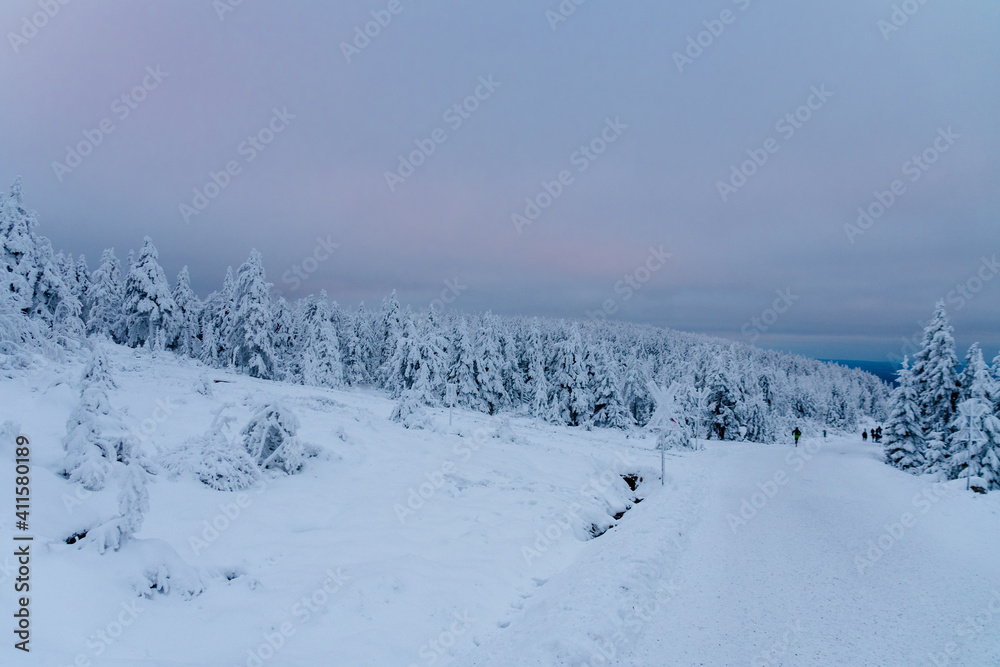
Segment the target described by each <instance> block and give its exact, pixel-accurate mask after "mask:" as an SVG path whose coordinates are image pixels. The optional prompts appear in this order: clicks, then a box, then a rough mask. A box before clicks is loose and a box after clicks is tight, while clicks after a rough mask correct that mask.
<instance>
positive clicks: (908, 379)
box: [883, 358, 924, 470]
mask: <svg viewBox="0 0 1000 667" xmlns="http://www.w3.org/2000/svg"><path fill="white" fill-rule="evenodd" d="M896 376H897V385H896V389H895V390H893V392H892V397H891V398H890V401H889V418H888V419H887V420H886V422H885V428H884V436H885V444H884V445H883V448H884V450H885V461H886V463H888V464H889V465H893V466H896V467H897V468H901V469H903V470H908V469H911V470H919V469H921V468H922V467H923V466H924V453H923V452H924V429H923V426H922V425H921V420H920V404H919V396H918V394H917V383H916V381H915V380H914V379H913V373H912V372H911V371H910V365H909V359H906V358H904V359H903V367H902V368H901V369H900V370H899V372H898V373H897V374H896Z"/></svg>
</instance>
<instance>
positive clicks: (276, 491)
mask: <svg viewBox="0 0 1000 667" xmlns="http://www.w3.org/2000/svg"><path fill="white" fill-rule="evenodd" d="M109 354H110V360H111V366H112V369H113V374H114V376H115V379H116V381H117V382H118V385H119V388H118V389H117V390H114V391H112V392H110V398H111V401H112V404H113V405H114V406H115V407H116V408H118V409H119V410H121V411H123V412H125V413H126V418H127V420H128V422H129V424H130V425H131V426H132V428H133V430H134V431H135V432H136V433H137V434H140V435H141V439H142V443H143V445H142V446H143V451H144V452H145V453H146V454H147V455H148V457H149V458H151V459H156V458H157V457H158V456H160V455H161V454H163V453H165V452H168V451H170V450H172V449H174V448H176V447H178V446H180V445H181V444H182V443H183V442H184V441H185V439H187V438H190V437H194V436H198V435H200V434H202V433H204V432H205V430H206V429H207V428H208V426H209V424H210V423H211V421H212V418H213V413H214V411H216V410H217V409H218V408H219V407H221V406H223V405H225V404H232V406H233V407H231V408H230V409H229V413H230V414H233V415H234V416H236V417H237V419H236V421H235V425H236V426H237V427H241V426H242V425H243V424H245V423H246V422H247V420H248V419H249V418H250V416H251V414H252V412H253V410H254V408H255V407H257V406H259V405H260V404H262V403H265V402H269V401H271V400H274V399H275V398H281V399H283V400H284V402H285V404H286V405H287V406H289V407H290V408H291V409H292V410H293V411H294V412H295V413H296V415H297V416H298V417H299V419H300V420H301V424H302V428H301V431H300V435H301V436H302V438H303V439H304V440H306V441H308V442H310V443H313V444H314V445H316V446H317V448H318V449H319V450H320V455H319V456H317V457H316V458H312V459H310V460H309V461H308V463H307V464H306V467H305V469H304V471H303V472H302V473H300V474H297V475H293V476H283V475H282V476H273V477H268V478H266V479H265V481H264V482H262V483H261V484H259V485H258V486H257V487H254V488H251V489H250V490H248V491H246V492H244V493H242V494H241V493H224V492H219V491H214V490H212V489H209V488H207V487H205V486H204V485H202V484H201V483H199V482H198V481H196V480H195V479H193V478H189V477H180V478H170V477H169V476H168V475H166V474H161V475H158V476H156V477H154V478H153V481H152V483H151V484H150V486H149V490H150V512H149V514H148V515H147V517H146V520H145V523H144V524H143V527H142V530H141V531H140V533H139V534H138V538H139V539H138V540H137V541H134V542H131V543H129V544H127V545H126V546H125V547H123V548H122V550H121V551H119V552H109V553H106V554H104V555H98V554H97V553H96V551H94V550H93V549H89V548H86V547H85V548H83V549H79V548H78V547H77V546H76V545H67V544H65V543H64V541H65V538H66V537H68V536H70V535H72V534H74V533H75V532H77V531H79V530H81V529H85V528H87V527H89V526H91V525H93V524H94V523H96V522H97V521H99V520H101V519H103V518H107V516H109V515H110V514H111V513H113V512H114V510H115V506H116V505H115V490H114V489H113V488H111V489H108V490H107V491H102V492H99V493H95V494H89V495H88V494H86V493H81V492H80V489H79V487H78V486H76V485H72V484H70V483H69V482H67V481H66V480H64V479H63V478H62V477H60V476H58V475H57V473H58V471H59V470H60V469H61V465H62V455H63V452H62V445H61V441H62V438H63V436H64V434H65V421H66V418H67V416H68V415H69V413H70V410H71V409H72V408H73V406H74V405H75V403H76V401H77V397H78V392H77V380H78V377H79V374H80V371H81V365H80V364H79V363H76V364H69V365H58V364H51V365H48V366H43V367H40V368H36V369H34V370H31V371H28V372H24V373H19V374H15V376H14V377H13V378H12V379H9V380H3V381H0V405H2V406H3V408H2V414H0V424H2V423H3V422H6V421H12V422H14V423H15V424H17V425H18V426H19V430H20V432H21V433H23V434H25V435H26V436H28V437H29V438H30V440H31V443H32V457H33V460H32V465H33V469H34V473H33V476H32V480H31V484H32V522H31V523H32V526H31V528H32V530H31V532H32V534H33V535H34V536H35V543H34V546H33V550H34V558H33V561H32V574H31V576H32V582H31V583H32V598H31V610H32V643H31V649H32V650H31V654H30V656H24V657H23V658H22V657H21V656H20V655H18V656H17V662H19V663H20V664H32V665H88V664H91V665H224V666H236V665H243V666H246V667H253V666H255V665H256V666H262V665H379V666H386V665H401V666H404V667H406V666H410V665H418V666H424V665H448V664H453V665H603V664H620V665H827V664H829V665H935V664H937V665H944V664H950V665H996V664H1000V538H998V536H1000V500H998V498H997V497H994V496H995V494H991V495H988V496H981V495H976V494H971V493H968V492H966V491H965V490H964V483H962V482H949V483H946V484H937V483H933V482H931V481H930V480H929V479H927V478H920V477H914V476H911V475H908V474H905V473H902V472H899V471H897V470H895V469H892V468H890V467H888V466H886V465H884V464H882V463H881V462H880V461H879V460H878V457H879V450H878V446H877V445H873V444H871V443H863V442H861V441H860V439H856V438H854V437H847V436H844V435H837V436H833V435H831V437H830V438H829V439H828V440H822V439H812V440H809V439H806V440H803V441H802V442H801V443H800V444H799V447H798V448H793V447H792V446H791V444H788V445H778V446H765V445H754V444H734V443H718V442H707V443H705V445H706V449H705V450H703V451H697V452H685V453H671V454H669V455H668V458H667V478H666V480H665V482H666V483H665V484H664V485H662V486H661V484H660V480H659V469H660V461H659V453H658V452H656V451H654V440H653V439H652V438H648V437H645V436H644V434H642V433H632V434H626V433H624V432H620V431H611V430H593V431H589V432H588V431H583V430H579V429H572V428H563V427H553V426H548V425H545V424H535V423H533V422H532V421H531V420H528V419H521V418H513V419H510V420H509V423H506V424H505V423H504V422H502V421H501V420H498V419H496V418H491V417H487V416H485V415H481V414H478V413H471V412H467V411H464V410H455V412H454V414H453V417H452V423H451V424H449V416H448V413H447V411H444V410H437V411H431V418H432V422H433V426H432V428H431V429H428V430H406V429H404V428H402V427H401V426H399V425H397V424H394V423H392V422H390V421H388V420H387V417H388V416H389V414H390V412H391V410H392V402H391V401H389V400H387V399H386V398H385V397H384V396H383V395H381V394H377V393H374V392H371V393H366V392H363V391H351V392H342V391H333V390H324V389H317V388H311V387H297V386H291V385H284V384H279V383H272V382H264V381H257V380H253V379H250V378H246V377H243V376H237V375H233V374H230V373H227V372H223V371H214V370H208V369H206V368H204V367H203V366H201V365H199V364H197V363H195V362H192V361H190V360H186V359H180V358H177V357H174V356H172V355H169V354H162V355H161V356H160V357H159V358H157V359H150V357H149V355H148V353H146V352H132V351H128V350H123V349H121V348H111V349H110V350H109ZM205 380H208V385H209V386H210V388H211V395H209V396H205V395H202V394H199V393H197V391H196V390H197V389H198V388H199V387H201V386H203V384H204V383H205ZM215 380H224V382H215ZM11 432H12V431H11V429H10V428H8V429H7V430H6V432H5V437H4V441H3V443H2V445H0V447H2V449H0V451H2V452H3V457H2V458H3V472H2V477H0V479H2V480H7V481H6V482H2V483H3V484H6V485H8V486H7V487H6V489H7V491H6V493H7V494H8V497H12V495H13V494H12V493H11V492H12V489H13V484H14V481H13V480H14V471H13V458H14V453H13V438H11V437H9V436H10V434H11ZM630 473H638V474H639V475H641V476H642V478H643V481H642V482H640V483H639V484H638V487H637V489H636V490H635V491H632V490H631V489H630V488H629V486H628V485H627V484H626V482H625V481H624V480H623V479H622V475H627V474H630ZM112 486H113V485H112ZM637 497H638V498H641V499H643V500H642V502H640V503H636V502H635V498H637ZM7 507H8V510H7V511H5V512H4V513H3V515H2V516H0V529H2V531H3V536H4V537H3V539H4V541H5V542H4V554H5V555H4V556H2V557H0V566H2V569H0V578H2V579H3V581H2V583H0V590H2V591H3V598H2V599H3V608H4V610H11V609H13V608H14V600H13V599H12V598H13V586H12V582H11V579H12V577H13V576H15V573H14V571H13V570H12V569H11V566H12V564H13V560H12V557H11V556H10V555H9V553H10V549H8V548H7V545H10V544H11V542H10V541H9V536H10V534H11V531H12V530H13V519H14V517H13V511H12V510H13V503H11V502H8V503H7ZM622 512H624V514H623V515H622V516H621V518H620V519H615V518H614V515H616V514H620V513H622ZM213 524H214V525H213ZM612 524H614V525H613V526H612ZM609 526H611V527H610V529H609V530H608V531H607V532H606V533H604V534H603V535H601V536H599V537H597V538H593V537H592V532H593V531H592V529H593V528H594V527H596V528H597V529H598V531H597V532H599V531H600V530H603V529H605V528H608V527H609ZM84 544H85V543H84ZM161 565H162V566H164V567H166V568H167V571H169V572H170V575H171V580H170V582H171V586H170V590H169V591H168V592H166V593H159V592H148V591H144V592H147V596H144V597H140V596H139V595H138V594H137V592H136V591H137V588H139V589H141V588H143V587H144V585H145V584H144V582H145V581H146V577H145V575H144V573H145V572H146V571H147V570H149V569H150V568H155V567H158V566H161ZM186 589H189V590H198V589H202V590H201V592H200V594H197V595H194V596H193V597H192V596H188V595H185V590H186ZM9 613H10V612H9V611H5V612H4V615H5V616H6V617H7V618H8V623H10V622H11V621H10V619H11V617H10V615H9ZM4 631H5V632H7V633H9V632H10V630H9V629H5V630H4ZM8 636H9V635H8ZM4 655H7V656H9V655H11V653H10V648H9V647H8V649H5V651H4ZM2 662H3V664H14V662H15V661H10V662H8V658H4V660H3V661H2Z"/></svg>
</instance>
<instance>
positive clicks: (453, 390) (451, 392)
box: [445, 383, 458, 426]
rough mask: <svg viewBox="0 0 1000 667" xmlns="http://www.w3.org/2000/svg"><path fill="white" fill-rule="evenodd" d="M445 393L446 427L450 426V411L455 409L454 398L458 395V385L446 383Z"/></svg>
mask: <svg viewBox="0 0 1000 667" xmlns="http://www.w3.org/2000/svg"><path fill="white" fill-rule="evenodd" d="M445 391H446V392H447V393H448V426H451V409H452V408H453V407H455V396H456V395H457V394H458V385H457V384H454V383H448V384H446V385H445Z"/></svg>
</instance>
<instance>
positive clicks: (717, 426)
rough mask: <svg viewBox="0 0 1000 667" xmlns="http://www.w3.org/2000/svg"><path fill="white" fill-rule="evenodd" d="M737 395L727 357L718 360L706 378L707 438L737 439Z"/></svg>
mask: <svg viewBox="0 0 1000 667" xmlns="http://www.w3.org/2000/svg"><path fill="white" fill-rule="evenodd" d="M736 404H737V394H736V386H735V380H734V378H733V377H732V374H731V373H730V368H729V356H728V355H726V356H725V357H723V358H722V359H719V360H718V363H716V365H715V367H714V368H713V369H712V371H711V373H710V374H709V377H708V382H707V391H706V395H705V413H706V416H707V418H708V420H709V438H712V437H716V438H718V439H719V440H735V439H737V438H738V437H739V422H738V421H737V419H736Z"/></svg>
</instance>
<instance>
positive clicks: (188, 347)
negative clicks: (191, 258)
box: [167, 266, 201, 357]
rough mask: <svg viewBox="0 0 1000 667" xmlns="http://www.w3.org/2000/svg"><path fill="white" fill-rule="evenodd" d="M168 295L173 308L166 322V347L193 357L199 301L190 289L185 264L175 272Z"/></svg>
mask: <svg viewBox="0 0 1000 667" xmlns="http://www.w3.org/2000/svg"><path fill="white" fill-rule="evenodd" d="M170 296H171V298H173V300H174V307H175V308H174V312H173V314H172V316H171V318H170V321H169V323H168V324H167V332H168V335H167V347H168V348H169V349H172V350H176V351H177V352H178V353H180V354H183V355H184V356H186V357H195V356H197V355H198V352H199V339H198V334H199V333H200V331H199V327H198V317H199V315H200V314H201V302H200V301H199V300H198V297H197V296H195V294H194V290H192V289H191V274H190V273H189V272H188V267H187V266H184V267H183V268H181V271H180V273H178V274H177V281H176V282H175V283H174V289H173V291H172V292H171V294H170Z"/></svg>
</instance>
